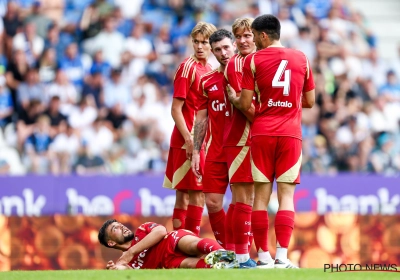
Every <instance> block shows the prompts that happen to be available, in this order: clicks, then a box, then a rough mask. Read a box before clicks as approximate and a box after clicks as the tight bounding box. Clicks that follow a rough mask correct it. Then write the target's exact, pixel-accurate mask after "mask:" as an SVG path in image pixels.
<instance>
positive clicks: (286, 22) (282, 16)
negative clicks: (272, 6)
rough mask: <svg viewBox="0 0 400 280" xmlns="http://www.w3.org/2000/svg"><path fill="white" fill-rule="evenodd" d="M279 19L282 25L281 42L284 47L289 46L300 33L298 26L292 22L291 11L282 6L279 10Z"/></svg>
mask: <svg viewBox="0 0 400 280" xmlns="http://www.w3.org/2000/svg"><path fill="white" fill-rule="evenodd" d="M278 19H279V21H280V23H281V37H280V39H281V41H282V44H283V45H285V46H286V45H287V44H288V43H289V42H290V41H292V40H294V39H295V38H296V37H297V36H298V33H299V30H298V28H297V26H296V24H295V23H294V22H293V21H292V20H290V11H289V9H288V8H287V7H284V6H282V7H281V8H280V9H279V13H278Z"/></svg>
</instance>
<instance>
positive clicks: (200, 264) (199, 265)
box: [196, 259, 211, 268]
mask: <svg viewBox="0 0 400 280" xmlns="http://www.w3.org/2000/svg"><path fill="white" fill-rule="evenodd" d="M196 268H211V265H209V264H206V262H205V261H204V259H200V260H199V261H198V262H197V263H196Z"/></svg>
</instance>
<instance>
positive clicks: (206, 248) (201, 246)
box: [197, 238, 224, 254]
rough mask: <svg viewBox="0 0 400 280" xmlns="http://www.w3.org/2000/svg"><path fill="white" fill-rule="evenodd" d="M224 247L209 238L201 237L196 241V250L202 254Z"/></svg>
mask: <svg viewBox="0 0 400 280" xmlns="http://www.w3.org/2000/svg"><path fill="white" fill-rule="evenodd" d="M220 249H224V248H223V247H222V246H221V245H219V244H218V242H217V241H215V240H214V239H210V238H202V239H200V241H199V242H198V243H197V250H199V252H200V253H202V254H208V253H210V252H212V251H216V250H220Z"/></svg>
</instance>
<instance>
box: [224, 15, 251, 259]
mask: <svg viewBox="0 0 400 280" xmlns="http://www.w3.org/2000/svg"><path fill="white" fill-rule="evenodd" d="M252 21H253V19H250V18H239V19H236V20H235V22H234V23H233V25H232V33H233V34H234V36H235V38H236V45H237V48H238V50H239V52H238V54H236V55H234V56H233V57H232V58H231V60H230V61H229V63H228V65H227V66H226V69H225V78H226V79H225V81H224V82H225V86H226V85H227V84H228V83H229V84H231V85H232V86H233V88H235V90H236V91H237V92H240V90H241V81H242V69H243V62H244V59H245V57H246V56H248V55H249V54H251V53H253V52H254V51H255V50H256V47H255V44H254V41H253V33H252V32H251V23H252ZM225 86H224V88H225ZM225 94H226V109H227V110H226V112H227V115H228V117H227V118H226V121H225V127H224V153H225V155H226V161H227V164H228V170H229V172H228V173H229V182H230V184H231V189H232V203H231V204H230V205H229V209H228V213H227V217H226V239H227V240H226V243H227V246H226V248H227V249H228V250H234V251H235V252H236V255H237V258H238V261H239V262H240V263H241V265H242V266H243V267H255V266H256V264H255V262H254V261H253V260H252V259H250V255H249V244H251V240H252V238H251V237H252V233H251V213H252V205H253V200H254V188H253V178H252V176H251V165H250V121H249V119H252V117H253V115H254V107H251V108H250V109H249V110H248V111H246V112H245V113H242V112H241V111H240V110H238V109H236V108H235V107H234V106H233V105H232V104H231V103H230V102H229V100H228V96H227V93H226V91H225Z"/></svg>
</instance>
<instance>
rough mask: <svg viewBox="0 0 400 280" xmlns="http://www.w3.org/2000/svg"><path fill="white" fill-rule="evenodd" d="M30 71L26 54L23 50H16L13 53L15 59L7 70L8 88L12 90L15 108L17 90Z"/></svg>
mask: <svg viewBox="0 0 400 280" xmlns="http://www.w3.org/2000/svg"><path fill="white" fill-rule="evenodd" d="M28 69H29V65H28V63H27V61H26V56H25V52H24V51H22V50H15V51H14V52H13V58H12V60H11V62H10V63H9V64H8V65H7V69H6V82H7V86H8V88H10V90H11V97H12V101H13V104H14V106H16V105H17V89H18V87H19V85H20V84H21V82H23V81H24V77H25V75H26V73H27V72H28ZM14 108H17V107H14Z"/></svg>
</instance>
